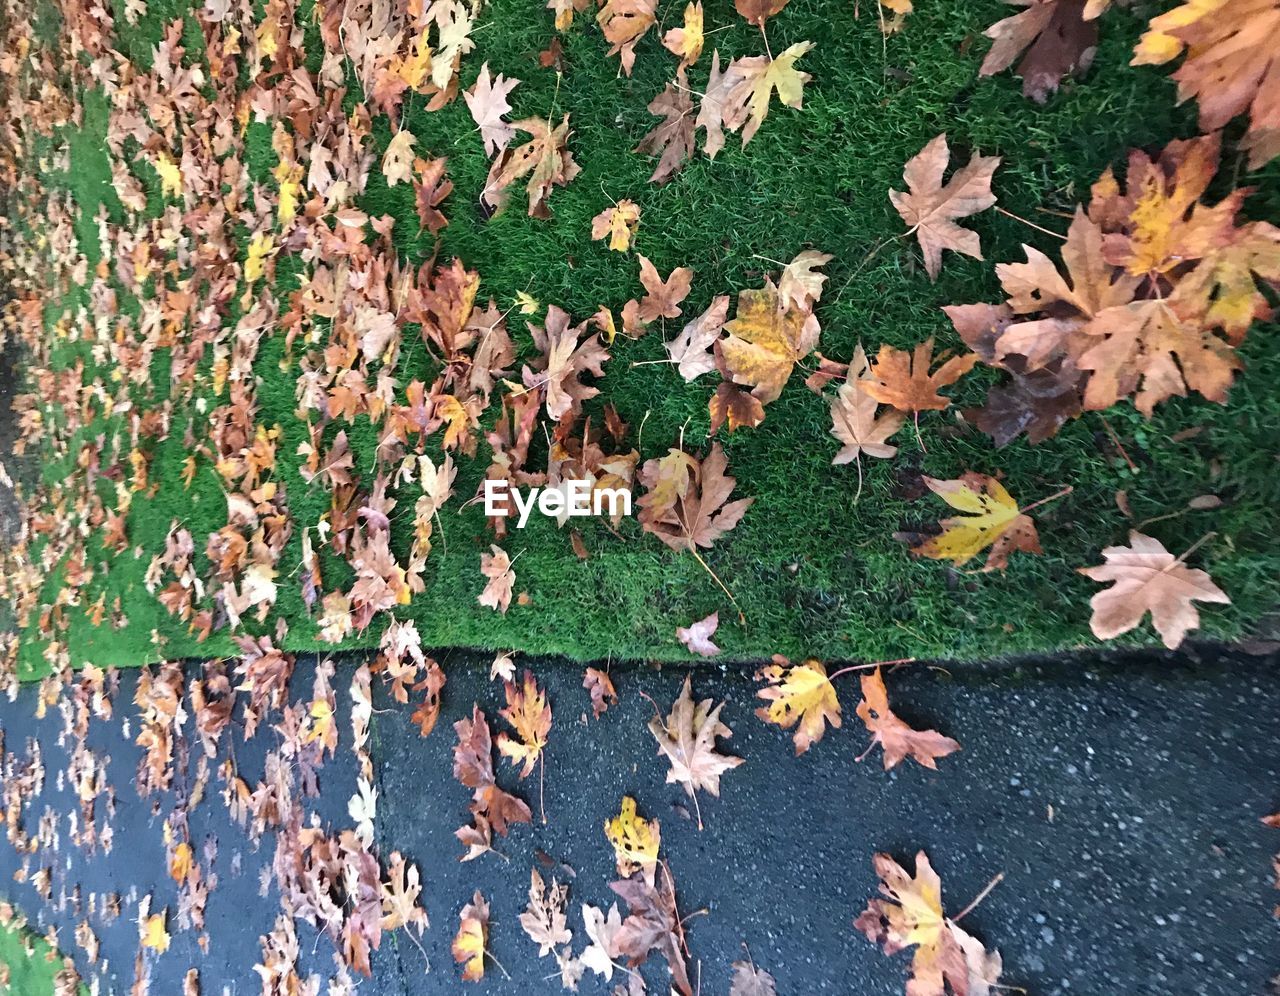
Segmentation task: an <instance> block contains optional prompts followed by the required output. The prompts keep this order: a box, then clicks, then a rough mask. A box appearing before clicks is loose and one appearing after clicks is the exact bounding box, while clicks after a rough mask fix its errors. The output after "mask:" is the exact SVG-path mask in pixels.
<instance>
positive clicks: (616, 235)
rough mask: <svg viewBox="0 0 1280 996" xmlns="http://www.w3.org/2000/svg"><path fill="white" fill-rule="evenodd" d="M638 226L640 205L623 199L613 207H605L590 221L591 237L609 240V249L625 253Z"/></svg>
mask: <svg viewBox="0 0 1280 996" xmlns="http://www.w3.org/2000/svg"><path fill="white" fill-rule="evenodd" d="M639 224H640V205H638V204H637V203H636V202H635V201H632V200H629V199H627V198H625V197H624V198H623V199H622V200H620V201H618V203H617V204H615V205H613V207H607V208H605V209H604V210H603V211H601V212H600V213H599V214H598V215H596V216H595V217H594V218H592V219H591V237H592V238H593V239H603V238H608V239H609V248H610V249H612V250H614V251H615V252H626V251H627V250H628V249H629V248H631V240H632V239H633V238H634V237H635V234H636V227H637V226H638V225H639Z"/></svg>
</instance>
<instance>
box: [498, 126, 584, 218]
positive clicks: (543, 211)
mask: <svg viewBox="0 0 1280 996" xmlns="http://www.w3.org/2000/svg"><path fill="white" fill-rule="evenodd" d="M511 127H512V128H513V129H515V130H517V131H524V132H528V133H529V134H530V135H532V136H533V137H532V138H531V139H530V140H529V141H527V142H525V143H524V145H521V146H519V147H518V148H515V149H511V148H506V149H503V150H502V151H501V152H500V153H499V154H498V157H497V158H496V159H495V160H494V161H493V163H492V165H490V167H489V177H488V179H487V180H486V181H485V187H484V191H483V192H482V193H481V195H480V197H481V199H482V200H483V201H484V202H485V203H487V204H488V205H489V206H490V207H492V208H493V212H494V214H498V213H499V212H501V211H502V210H503V209H504V208H505V207H506V205H507V199H508V190H507V188H508V187H510V186H511V184H513V183H514V182H515V181H516V180H519V179H523V178H524V177H528V179H527V181H526V183H525V186H526V189H527V191H528V194H529V217H531V218H542V219H544V220H545V219H548V218H550V217H551V209H550V208H549V207H548V206H547V200H548V198H549V197H550V196H551V190H552V188H553V187H565V186H568V184H569V182H570V181H571V180H572V179H573V178H574V177H575V176H577V175H578V173H579V172H580V168H579V166H578V164H577V163H576V162H574V159H573V153H572V152H570V151H569V136H570V135H571V134H572V132H571V131H570V130H569V115H567V114H566V115H565V116H564V118H563V119H562V120H561V122H560V123H559V124H558V125H556V126H555V127H554V128H553V127H552V126H551V122H550V121H548V120H546V119H545V118H522V119H521V120H519V121H513V122H511Z"/></svg>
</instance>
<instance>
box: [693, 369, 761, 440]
mask: <svg viewBox="0 0 1280 996" xmlns="http://www.w3.org/2000/svg"><path fill="white" fill-rule="evenodd" d="M707 410H708V411H709V412H710V414H711V429H710V432H709V433H708V434H709V435H712V436H714V435H715V434H716V433H717V432H718V431H719V430H720V426H722V425H724V424H726V423H728V426H729V431H730V432H733V431H734V430H735V429H741V428H747V429H753V428H755V427H756V426H757V425H759V424H760V423H761V422H763V421H764V405H762V404H761V403H760V399H759V398H757V397H756V396H755V395H754V394H752V393H751V392H750V391H747V390H744V389H742V388H741V387H737V386H735V385H733V384H730V383H729V382H728V381H721V382H720V384H719V385H718V386H717V387H716V393H715V394H713V395H712V396H711V399H710V400H709V401H708V402H707Z"/></svg>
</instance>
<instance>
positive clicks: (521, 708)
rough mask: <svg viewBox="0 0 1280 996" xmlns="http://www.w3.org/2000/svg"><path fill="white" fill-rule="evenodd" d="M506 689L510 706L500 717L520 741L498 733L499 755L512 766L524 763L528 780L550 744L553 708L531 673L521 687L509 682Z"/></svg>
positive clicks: (526, 672)
mask: <svg viewBox="0 0 1280 996" xmlns="http://www.w3.org/2000/svg"><path fill="white" fill-rule="evenodd" d="M503 688H504V691H505V693H506V696H507V705H506V708H504V709H502V710H501V711H500V712H499V713H498V715H499V716H501V717H502V718H503V719H505V720H506V721H507V722H508V723H510V724H511V726H512V728H513V729H514V730H515V731H516V736H518V737H519V738H520V739H519V740H516V739H515V738H513V737H511V736H508V735H507V734H506V733H499V734H498V753H499V754H501V755H503V756H504V757H505V758H507V760H509V761H510V762H511V763H512V764H523V765H524V767H523V769H521V771H520V777H521V778H528V777H529V775H530V774H531V773H532V771H533V769H534V766H535V765H536V764H537V763H538V761H539V760H541V758H542V749H543V748H544V747H546V745H547V734H548V733H549V732H550V731H551V706H549V705H548V704H547V696H546V693H545V692H543V691H542V689H540V688H539V687H538V683H537V682H536V681H535V680H534V678H533V672H531V671H528V670H526V671H525V672H524V681H523V683H522V684H521V685H520V686H519V687H517V686H516V685H515V684H514V683H512V682H510V681H508V682H506V683H505V684H504V686H503Z"/></svg>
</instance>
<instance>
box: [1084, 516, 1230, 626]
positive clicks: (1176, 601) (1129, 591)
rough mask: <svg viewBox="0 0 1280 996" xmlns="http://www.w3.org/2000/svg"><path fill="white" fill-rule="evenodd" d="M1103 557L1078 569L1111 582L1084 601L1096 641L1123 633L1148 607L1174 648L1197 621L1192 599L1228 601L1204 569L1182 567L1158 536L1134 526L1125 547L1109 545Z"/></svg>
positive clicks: (1085, 574) (1198, 622)
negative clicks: (1143, 531) (1150, 534)
mask: <svg viewBox="0 0 1280 996" xmlns="http://www.w3.org/2000/svg"><path fill="white" fill-rule="evenodd" d="M1183 556H1184V557H1185V556H1186V555H1185V554H1184V555H1183ZM1102 557H1103V560H1104V561H1105V563H1103V564H1101V565H1100V566H1098V567H1082V568H1080V573H1081V574H1083V575H1084V576H1085V577H1088V578H1092V579H1093V580H1094V581H1104V582H1105V581H1112V582H1115V583H1114V584H1113V585H1112V587H1110V588H1107V589H1106V590H1105V591H1100V592H1098V593H1097V594H1096V595H1094V596H1093V599H1092V600H1091V601H1090V603H1089V604H1090V605H1091V606H1092V607H1093V617H1092V618H1091V619H1090V620H1089V626H1090V627H1091V628H1092V629H1093V635H1094V636H1096V637H1097V638H1098V639H1099V640H1110V639H1112V638H1113V637H1116V636H1119V635H1120V634H1121V633H1126V632H1128V631H1129V630H1131V629H1133V628H1134V627H1135V626H1137V625H1139V624H1140V623H1141V622H1142V618H1143V616H1145V615H1146V614H1147V613H1148V612H1150V613H1151V624H1152V625H1153V626H1155V628H1156V632H1158V633H1159V634H1160V638H1161V639H1162V640H1163V641H1164V645H1165V646H1166V647H1168V648H1169V649H1170V650H1173V649H1174V648H1175V647H1177V646H1178V645H1179V644H1180V643H1182V640H1183V638H1184V637H1185V636H1186V635H1187V633H1188V632H1189V631H1190V630H1193V629H1197V628H1198V627H1199V626H1200V613H1199V612H1198V611H1196V607H1195V605H1193V604H1192V603H1193V602H1218V603H1221V604H1223V605H1230V604H1231V599H1230V598H1228V597H1227V595H1226V592H1224V591H1223V590H1222V589H1221V588H1219V587H1218V586H1217V585H1216V584H1214V583H1213V579H1212V578H1210V577H1209V575H1208V574H1206V573H1205V572H1204V571H1200V570H1195V569H1193V568H1190V567H1187V566H1186V565H1185V564H1183V562H1182V557H1174V555H1173V554H1171V553H1170V552H1169V551H1168V550H1166V549H1165V548H1164V545H1163V544H1162V543H1161V542H1160V541H1159V540H1156V539H1152V538H1151V537H1150V536H1144V535H1143V534H1142V533H1140V532H1138V531H1136V530H1134V531H1133V532H1131V533H1130V534H1129V545H1128V546H1109V547H1107V548H1106V549H1105V550H1103V551H1102Z"/></svg>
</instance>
